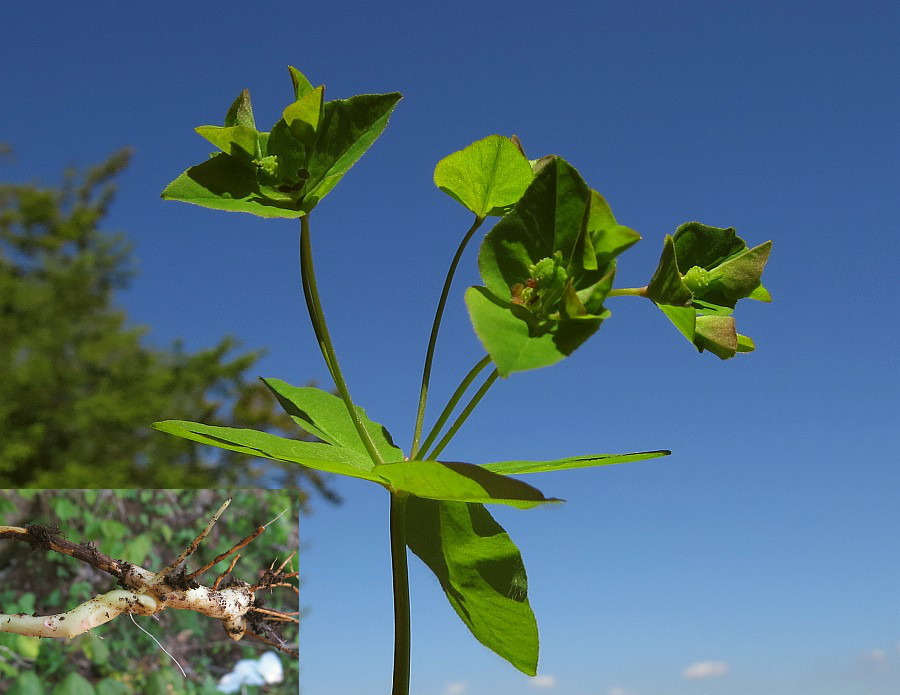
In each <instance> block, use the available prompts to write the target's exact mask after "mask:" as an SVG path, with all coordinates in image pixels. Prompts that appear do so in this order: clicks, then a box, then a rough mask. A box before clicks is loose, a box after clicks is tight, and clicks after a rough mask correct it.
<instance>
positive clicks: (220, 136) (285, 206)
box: [162, 67, 400, 218]
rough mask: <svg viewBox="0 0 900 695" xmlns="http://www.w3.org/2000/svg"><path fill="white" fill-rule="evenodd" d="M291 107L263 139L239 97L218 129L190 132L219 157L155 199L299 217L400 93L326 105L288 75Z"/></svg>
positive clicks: (376, 131)
mask: <svg viewBox="0 0 900 695" xmlns="http://www.w3.org/2000/svg"><path fill="white" fill-rule="evenodd" d="M289 71H290V74H291V80H292V82H293V85H294V95H295V100H294V101H293V102H292V103H291V104H289V105H288V106H287V107H286V108H285V109H284V110H283V112H282V118H281V119H280V120H279V121H278V122H277V123H276V124H275V125H274V126H273V127H272V130H271V131H270V132H261V131H258V130H257V129H256V124H255V121H254V118H253V109H252V107H251V104H250V94H249V92H248V91H247V90H244V91H243V92H241V94H240V95H239V96H238V98H237V99H235V101H234V103H233V104H232V105H231V107H230V108H229V109H228V113H227V114H226V116H225V124H224V126H200V127H199V128H197V132H198V133H199V134H200V135H202V136H203V137H204V138H206V139H207V140H209V141H210V142H211V143H212V144H213V145H215V146H216V147H217V148H219V150H221V152H218V153H215V154H213V156H212V157H211V158H210V159H209V160H207V161H205V162H203V163H201V164H198V165H197V166H193V167H190V168H189V169H188V170H187V171H185V172H184V173H183V174H182V175H181V176H179V177H178V178H177V179H175V180H174V181H173V182H172V183H170V184H169V185H168V186H167V187H166V189H165V190H164V191H163V193H162V197H163V198H164V199H166V200H181V201H183V202H186V203H193V204H195V205H202V206H204V207H208V208H214V209H218V210H229V211H233V212H249V213H252V214H254V215H259V216H261V217H282V218H284V217H286V218H296V217H302V216H303V215H305V214H307V213H309V211H310V210H312V209H313V208H314V207H315V206H316V204H317V203H318V202H319V201H320V200H321V199H322V198H324V197H325V196H326V195H327V194H328V192H329V191H331V189H332V188H334V186H335V184H337V182H338V181H340V179H341V178H342V177H343V176H344V174H346V173H347V171H348V170H349V169H350V167H352V166H353V165H354V164H355V163H356V161H357V160H358V159H359V158H360V157H361V156H362V155H363V153H364V152H365V151H366V150H367V149H368V148H369V146H370V145H371V144H372V143H373V142H374V141H375V139H376V138H377V137H378V136H379V135H380V134H381V132H382V131H383V130H384V128H385V126H386V125H387V121H388V118H389V117H390V114H391V112H392V111H393V109H394V107H395V106H396V105H397V102H398V101H399V100H400V94H398V93H396V92H393V93H390V94H361V95H359V96H355V97H351V98H349V99H338V100H335V101H330V102H326V101H325V99H324V92H325V88H324V87H323V86H319V87H316V88H313V86H312V84H311V83H310V82H309V80H307V79H306V77H305V76H304V75H303V74H302V73H301V72H300V71H299V70H297V69H296V68H293V67H290V68H289Z"/></svg>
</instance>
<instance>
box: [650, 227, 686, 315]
mask: <svg viewBox="0 0 900 695" xmlns="http://www.w3.org/2000/svg"><path fill="white" fill-rule="evenodd" d="M647 297H649V298H650V299H652V300H653V301H654V302H656V303H657V304H671V305H673V306H687V305H689V304H690V303H691V300H692V299H693V298H694V295H693V294H692V293H691V291H690V290H689V289H688V287H687V285H685V284H684V281H683V280H682V279H681V273H680V272H679V262H678V261H677V260H676V248H675V240H674V238H673V237H671V236H669V235H668V234H667V235H666V239H665V241H664V242H663V251H662V254H661V255H660V257H659V264H658V265H657V266H656V271H655V272H654V273H653V277H652V278H651V279H650V282H649V283H648V284H647Z"/></svg>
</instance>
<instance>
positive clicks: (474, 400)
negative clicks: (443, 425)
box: [423, 369, 500, 461]
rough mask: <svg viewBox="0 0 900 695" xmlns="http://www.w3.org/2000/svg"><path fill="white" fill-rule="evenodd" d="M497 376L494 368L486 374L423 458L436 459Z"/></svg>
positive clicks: (497, 373)
mask: <svg viewBox="0 0 900 695" xmlns="http://www.w3.org/2000/svg"><path fill="white" fill-rule="evenodd" d="M498 376H500V373H499V372H498V371H497V370H496V369H494V371H492V372H491V373H490V376H488V378H487V379H485V380H484V383H483V384H482V385H481V388H480V389H478V391H476V392H475V395H474V396H472V400H471V401H469V404H468V405H467V406H466V407H465V408H464V409H463V411H462V412H461V413H460V414H459V417H457V418H456V420H454V422H453V424H452V425H451V426H450V429H449V430H447V434H445V435H444V437H443V439H441V441H439V442H438V444H437V446H436V447H434V449H432V450H431V451H429V452H428V454H427V455H426V456H424V457H423V458H424V459H425V460H427V461H435V460H437V457H438V455H439V454H440V453H441V452H442V451H443V450H444V447H445V446H447V444H449V443H450V440H451V439H453V436H454V435H455V434H456V432H457V431H458V430H459V428H460V427H462V425H463V423H464V422H465V421H466V419H467V418H468V417H469V415H471V414H472V411H473V410H475V406H477V405H478V403H479V401H481V399H482V398H484V394H486V393H487V391H488V389H489V388H490V387H491V386H492V385H493V383H494V382H495V381H497V377H498Z"/></svg>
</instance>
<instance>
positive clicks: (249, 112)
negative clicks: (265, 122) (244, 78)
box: [225, 89, 256, 130]
mask: <svg viewBox="0 0 900 695" xmlns="http://www.w3.org/2000/svg"><path fill="white" fill-rule="evenodd" d="M225 126H226V127H229V126H244V127H245V128H251V129H253V130H256V122H255V121H254V120H253V107H251V106H250V90H249V89H245V90H244V91H243V92H241V93H240V94H238V97H237V99H235V100H234V102H233V103H232V104H231V107H230V108H229V109H228V113H227V114H225Z"/></svg>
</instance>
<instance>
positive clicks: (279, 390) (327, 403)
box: [262, 379, 403, 462]
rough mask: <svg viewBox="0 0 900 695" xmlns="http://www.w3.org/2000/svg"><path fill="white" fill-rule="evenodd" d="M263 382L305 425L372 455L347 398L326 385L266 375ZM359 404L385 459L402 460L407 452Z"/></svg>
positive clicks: (320, 435) (336, 442) (324, 437)
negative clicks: (293, 383) (295, 383)
mask: <svg viewBox="0 0 900 695" xmlns="http://www.w3.org/2000/svg"><path fill="white" fill-rule="evenodd" d="M262 382H263V383H264V384H265V385H266V386H267V387H268V389H269V390H270V391H271V392H272V393H273V394H275V398H277V399H278V402H279V403H280V404H281V407H282V408H284V411H285V412H286V413H287V414H288V415H290V416H291V418H292V419H293V420H294V422H296V423H297V424H298V425H299V426H300V427H301V428H302V429H304V430H306V431H307V432H309V433H310V434H313V435H315V436H316V437H318V438H319V439H321V440H323V441H325V442H328V443H329V444H334V445H335V446H340V447H346V448H347V449H352V450H353V451H356V452H358V453H360V454H365V455H368V454H367V450H366V447H365V446H364V445H363V443H362V441H361V440H360V438H359V433H358V432H357V431H356V427H355V426H354V424H353V420H352V419H351V418H350V413H348V412H347V406H346V405H345V404H344V401H343V400H341V399H340V398H338V397H337V396H335V395H333V394H330V393H327V392H326V391H323V390H322V389H317V388H312V387H310V386H291V385H290V384H288V383H287V382H284V381H281V380H280V379H262ZM355 407H356V412H357V413H358V415H359V418H360V420H361V421H362V423H363V426H364V427H365V429H366V431H367V432H368V433H369V434H370V435H371V436H372V441H373V442H374V443H375V448H376V449H377V450H378V453H380V454H381V456H382V458H383V459H384V461H386V462H390V461H400V460H402V459H403V452H402V451H401V450H400V449H399V448H398V447H397V446H395V445H394V442H393V440H392V439H391V435H390V433H389V432H388V431H387V429H386V428H385V427H384V426H383V425H379V424H378V423H377V422H373V421H372V420H370V419H369V418H368V417H367V416H366V411H365V410H363V409H362V408H360V407H359V406H355Z"/></svg>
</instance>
